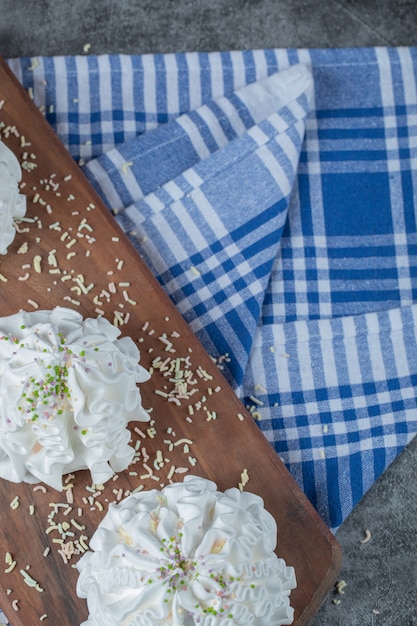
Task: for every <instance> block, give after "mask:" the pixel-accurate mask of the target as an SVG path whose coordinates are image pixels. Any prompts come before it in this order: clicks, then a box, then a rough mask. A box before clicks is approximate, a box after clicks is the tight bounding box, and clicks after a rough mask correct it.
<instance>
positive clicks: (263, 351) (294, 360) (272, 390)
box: [9, 48, 417, 530]
mask: <svg viewBox="0 0 417 626" xmlns="http://www.w3.org/2000/svg"><path fill="white" fill-rule="evenodd" d="M9 64H10V67H11V68H12V70H13V71H14V72H15V73H16V75H17V77H18V78H19V80H20V81H21V82H22V84H23V85H24V86H25V88H27V89H29V88H30V89H31V90H32V91H33V94H34V98H35V101H36V103H37V104H38V105H39V106H41V107H43V108H44V110H45V115H46V118H47V119H48V121H49V122H50V123H51V125H52V127H53V128H54V129H55V130H56V132H57V133H58V135H59V136H60V137H61V139H62V141H63V142H64V144H65V145H66V146H67V147H68V150H69V151H70V152H71V154H72V155H73V157H74V158H75V159H76V160H77V161H79V162H80V165H81V166H82V167H83V169H84V171H85V173H86V175H87V176H88V178H89V179H90V181H91V183H92V184H93V185H94V187H95V188H96V189H97V191H98V192H99V193H100V194H101V196H102V198H103V200H104V201H105V203H106V204H107V206H108V207H109V209H110V210H112V211H113V213H114V214H115V219H117V221H118V222H119V223H120V225H121V226H122V228H123V229H124V230H125V231H126V232H127V233H128V234H129V237H130V238H131V240H132V242H133V244H134V245H135V246H136V248H137V250H138V252H139V254H141V255H142V256H143V257H144V258H145V260H146V262H147V263H148V264H149V266H150V267H151V269H152V270H153V272H154V273H155V275H156V277H157V278H158V280H159V281H160V282H161V284H162V285H163V286H164V288H165V289H166V290H167V292H168V293H169V295H170V296H171V298H172V300H173V301H174V303H175V305H176V306H177V307H178V309H179V310H180V311H181V313H182V314H183V315H184V317H185V319H186V320H187V321H188V323H189V324H190V326H191V327H192V328H193V330H194V331H195V333H196V334H197V336H198V337H199V338H200V340H201V341H202V343H203V345H204V346H205V347H206V349H207V351H208V352H209V353H210V354H211V355H212V356H213V358H216V359H217V362H218V365H219V367H221V368H223V371H224V373H225V376H226V377H227V379H228V380H229V382H230V384H231V385H232V386H233V388H234V389H235V391H236V393H237V394H238V396H239V397H240V398H241V399H242V401H243V402H244V403H245V404H246V405H247V406H248V408H249V410H250V412H251V413H252V415H253V417H254V418H255V419H256V420H257V421H258V423H259V426H260V428H261V429H262V431H263V432H264V434H265V436H266V437H267V439H268V440H269V441H270V443H271V445H272V446H273V447H274V448H275V450H276V452H277V454H279V456H280V457H281V458H282V459H283V461H284V462H285V463H286V465H287V467H288V469H289V470H290V472H291V473H292V474H293V475H294V477H295V478H296V480H297V481H298V483H299V484H300V486H301V487H302V489H303V490H304V491H305V493H306V494H307V496H308V497H309V499H310V500H311V502H312V503H313V504H314V506H315V507H316V508H317V510H318V511H319V513H320V515H321V516H322V517H323V519H324V521H325V522H326V523H327V524H328V525H329V527H330V528H332V529H333V530H336V529H337V527H338V526H339V525H340V524H341V523H342V522H343V520H344V519H345V518H346V516H347V515H348V514H349V513H350V511H351V510H352V508H353V507H354V506H355V504H356V503H357V502H358V501H359V500H360V498H361V497H362V496H363V494H364V493H365V492H366V491H367V489H368V488H369V487H370V486H371V485H372V483H373V482H374V481H375V480H376V479H377V478H378V476H379V475H380V474H381V473H382V472H383V471H384V470H385V468H386V467H387V466H388V465H389V464H390V462H391V461H392V460H393V459H394V458H395V457H396V455H397V454H398V453H399V452H400V451H401V450H402V449H403V448H404V446H405V445H406V444H407V443H408V442H409V441H410V440H411V438H412V437H413V436H414V434H415V433H416V431H417V411H416V409H417V406H416V405H417V401H416V391H415V388H416V385H417V360H416V358H415V354H417V350H416V348H417V346H416V337H417V333H416V330H417V325H416V322H417V305H414V304H413V303H414V300H415V299H416V288H417V284H416V279H415V277H416V275H417V256H416V253H417V231H416V199H417V191H416V190H417V174H416V165H417V158H416V157H417V139H416V138H417V91H416V67H417V49H415V48H368V49H339V50H317V49H315V50H283V49H276V50H255V51H250V50H248V51H242V52H240V51H233V52H222V53H183V54H175V55H174V54H167V55H133V56H125V55H103V56H96V57H95V56H83V57H81V56H78V57H53V58H46V57H40V58H38V59H36V62H34V60H33V59H13V60H10V61H9Z"/></svg>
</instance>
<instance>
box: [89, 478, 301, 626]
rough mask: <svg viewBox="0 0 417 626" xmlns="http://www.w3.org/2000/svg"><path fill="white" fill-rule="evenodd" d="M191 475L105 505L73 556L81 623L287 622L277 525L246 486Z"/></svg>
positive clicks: (253, 625) (288, 572) (219, 625)
mask: <svg viewBox="0 0 417 626" xmlns="http://www.w3.org/2000/svg"><path fill="white" fill-rule="evenodd" d="M216 489H217V487H216V485H215V483H213V482H211V481H209V480H206V479H204V478H199V477H196V476H188V477H186V478H185V480H184V482H183V483H173V484H171V485H168V486H167V487H165V488H164V489H162V490H161V491H158V490H156V489H153V490H151V491H146V492H144V491H142V492H138V493H136V494H132V495H130V496H128V497H127V498H125V500H122V501H121V502H120V503H119V504H117V505H114V504H110V506H109V510H108V512H107V514H106V516H105V517H104V519H103V521H102V522H101V523H100V525H99V527H98V529H97V531H96V532H95V534H94V535H93V537H92V539H91V541H90V547H91V548H92V550H94V552H86V553H85V554H84V555H83V556H82V557H81V559H80V560H79V562H78V564H77V568H78V570H79V572H80V576H79V578H78V581H77V595H78V596H79V597H80V598H86V599H87V604H88V609H89V618H88V620H87V621H85V622H83V624H82V625H81V626H134V625H139V624H140V625H141V626H223V625H224V626H238V625H239V626H280V625H281V624H292V622H293V619H294V611H293V609H292V608H291V606H290V603H289V596H290V593H291V590H292V589H294V588H295V587H296V579H295V572H294V568H293V567H289V566H287V565H286V563H285V561H284V560H283V559H280V558H278V557H277V556H276V554H275V552H274V549H275V547H276V541H277V527H276V523H275V520H274V518H273V517H272V516H271V515H270V514H269V513H268V512H267V511H266V510H265V508H264V503H263V500H262V499H261V498H260V497H259V496H256V495H254V494H252V493H248V492H245V491H244V492H241V491H239V490H238V489H235V488H232V489H228V490H227V491H225V492H224V493H222V492H219V491H217V490H216Z"/></svg>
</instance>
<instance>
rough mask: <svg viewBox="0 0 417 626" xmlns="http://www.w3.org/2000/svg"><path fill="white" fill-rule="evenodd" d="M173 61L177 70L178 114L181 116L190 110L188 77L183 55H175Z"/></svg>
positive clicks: (185, 60) (185, 59)
mask: <svg viewBox="0 0 417 626" xmlns="http://www.w3.org/2000/svg"><path fill="white" fill-rule="evenodd" d="M175 59H176V63H177V68H178V104H179V114H180V115H182V114H183V113H186V112H188V111H189V110H190V93H189V90H190V77H189V70H188V65H187V58H186V56H185V55H184V54H176V55H175Z"/></svg>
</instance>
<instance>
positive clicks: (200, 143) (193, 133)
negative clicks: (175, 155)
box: [177, 116, 210, 160]
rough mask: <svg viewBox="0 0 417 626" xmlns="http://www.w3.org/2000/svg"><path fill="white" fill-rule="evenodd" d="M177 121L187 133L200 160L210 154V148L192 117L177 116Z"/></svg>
mask: <svg viewBox="0 0 417 626" xmlns="http://www.w3.org/2000/svg"><path fill="white" fill-rule="evenodd" d="M177 122H178V124H179V125H180V126H181V128H183V129H184V131H185V132H186V134H187V135H188V137H189V139H190V141H191V143H192V144H193V148H194V150H195V151H196V152H197V154H198V157H199V158H200V159H201V160H204V159H207V158H208V157H209V156H210V150H209V149H208V148H207V145H206V143H205V141H204V139H203V137H202V135H201V133H200V131H199V129H198V128H197V126H196V125H195V123H194V122H193V121H192V119H191V118H189V117H188V116H181V117H179V118H178V120H177Z"/></svg>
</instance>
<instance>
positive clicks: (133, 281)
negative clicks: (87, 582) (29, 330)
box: [0, 60, 341, 626]
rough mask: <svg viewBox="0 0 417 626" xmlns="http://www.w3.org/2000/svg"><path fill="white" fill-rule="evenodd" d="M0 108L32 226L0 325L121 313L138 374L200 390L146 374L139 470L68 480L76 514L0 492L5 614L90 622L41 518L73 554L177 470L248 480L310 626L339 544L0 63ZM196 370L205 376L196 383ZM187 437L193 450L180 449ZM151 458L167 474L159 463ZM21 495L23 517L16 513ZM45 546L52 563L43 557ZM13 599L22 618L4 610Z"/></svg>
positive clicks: (5, 291)
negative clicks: (166, 368)
mask: <svg viewBox="0 0 417 626" xmlns="http://www.w3.org/2000/svg"><path fill="white" fill-rule="evenodd" d="M0 100H4V105H3V107H2V109H1V110H0V123H3V127H2V129H1V137H2V140H3V141H4V142H5V143H6V145H8V146H9V147H10V148H11V149H12V150H13V151H14V152H15V154H16V156H17V157H18V158H19V160H20V162H21V163H23V164H24V162H27V163H32V164H34V165H32V166H29V169H25V170H24V174H23V181H24V188H23V189H22V191H23V192H24V193H26V194H27V197H28V211H27V218H29V220H32V221H29V222H24V223H21V224H20V225H19V232H18V233H17V235H16V239H15V241H14V243H13V244H12V245H11V246H10V248H9V253H8V254H7V256H5V257H3V258H1V259H0V274H1V276H2V280H1V281H0V305H1V309H0V312H1V315H2V316H5V315H10V314H13V313H16V312H17V311H18V310H19V309H25V310H33V307H34V304H33V303H36V305H38V306H39V308H40V309H52V308H54V307H55V306H57V305H60V306H68V307H69V308H73V309H75V310H77V311H79V312H80V313H81V314H82V315H83V316H85V317H96V316H97V309H101V310H102V311H103V312H104V315H105V317H107V318H108V319H109V320H110V321H112V322H113V320H114V319H115V312H116V311H117V312H118V313H117V316H116V317H117V319H118V320H119V322H118V323H119V327H120V330H121V333H122V335H128V336H130V337H132V338H133V339H134V340H135V341H138V342H139V343H138V345H139V347H140V350H141V363H142V364H143V365H144V366H145V367H147V368H150V367H151V366H152V362H153V360H154V359H155V358H156V357H158V356H159V357H160V358H161V359H162V360H165V359H168V360H171V359H174V358H175V359H176V358H179V359H180V360H181V363H182V364H183V365H184V367H188V368H189V369H190V371H191V372H192V375H193V378H194V379H195V381H196V382H195V385H194V387H195V389H196V391H195V393H194V395H193V396H192V397H191V398H190V399H189V400H180V401H179V404H177V403H175V402H172V401H168V399H167V398H165V397H162V396H161V395H157V393H155V391H157V390H163V389H164V385H165V386H166V387H167V388H166V389H165V391H166V392H169V391H170V388H169V385H170V384H171V383H169V382H168V380H167V378H166V377H165V376H164V372H161V371H160V370H158V369H154V372H153V375H152V377H151V379H150V381H149V382H147V383H145V384H144V385H142V386H141V392H142V397H143V404H144V406H145V407H146V408H152V412H151V418H152V422H151V423H150V424H140V423H138V424H131V430H132V439H133V445H136V441H138V442H139V443H138V444H137V445H138V446H139V449H141V450H142V456H141V458H140V459H139V460H138V461H137V463H135V464H134V465H132V466H130V467H129V468H128V470H126V471H125V472H123V473H121V474H120V475H119V476H118V477H116V478H115V480H111V481H109V483H107V484H106V485H105V486H104V489H103V490H101V491H100V494H99V495H95V496H94V497H93V496H92V493H91V491H88V490H87V489H86V488H89V487H90V486H91V480H90V478H89V475H88V474H87V472H78V473H77V474H76V476H75V478H74V479H73V480H71V483H72V484H73V485H74V486H73V490H72V491H73V494H74V504H72V510H71V511H69V510H68V508H67V507H68V498H67V494H66V492H65V491H64V492H62V493H59V492H56V491H54V490H53V489H51V488H49V487H48V488H47V489H46V493H43V491H42V490H34V486H33V485H27V484H19V485H16V484H13V483H9V482H8V481H4V480H2V481H0V507H1V511H2V521H1V525H0V558H3V557H2V556H1V555H3V554H5V553H6V552H10V554H11V555H12V557H13V559H14V560H15V561H16V566H15V568H14V570H13V571H12V572H10V573H5V571H4V570H5V569H6V568H7V565H5V566H4V567H2V568H1V571H0V606H1V607H2V608H3V610H5V612H6V613H7V615H8V617H9V619H10V622H11V624H12V626H28V624H36V623H39V619H40V616H42V615H44V614H47V618H45V619H44V622H43V623H46V624H53V625H54V626H55V625H56V624H60V625H61V626H74V625H76V624H79V623H80V622H82V621H83V620H84V619H86V618H87V607H86V603H85V602H84V600H81V599H79V598H77V596H76V593H75V586H76V580H77V570H75V569H74V567H72V566H73V565H74V564H75V563H76V561H77V559H78V558H79V557H78V556H77V555H74V556H73V557H72V558H71V559H70V560H69V562H68V563H64V560H63V557H62V556H61V555H60V553H59V551H58V550H59V549H60V547H61V546H60V544H59V543H56V541H54V540H56V539H60V538H62V531H61V534H59V532H58V531H56V530H52V531H50V532H49V533H46V532H45V531H46V529H47V528H48V527H49V526H50V525H51V524H50V522H49V521H48V516H50V514H51V512H52V511H55V508H56V507H55V508H54V506H53V503H58V504H61V505H62V506H61V507H59V508H56V510H57V512H56V513H55V515H54V518H53V522H54V524H55V523H58V522H60V523H61V524H62V523H63V522H65V521H67V522H69V523H70V522H71V520H72V519H73V520H74V521H75V523H76V524H77V525H78V526H79V525H82V526H84V528H82V529H81V530H80V529H79V528H76V527H75V526H74V525H71V528H70V531H71V532H74V536H73V537H72V536H69V537H66V538H65V541H70V540H72V541H73V542H77V541H78V542H80V541H82V539H81V535H83V536H85V537H87V539H86V540H85V541H86V542H87V543H88V537H91V536H92V534H93V532H94V530H95V528H96V527H97V525H98V523H99V522H100V520H101V519H102V518H103V516H104V514H105V510H106V507H107V505H108V502H111V501H116V500H117V498H120V497H121V496H122V495H124V494H125V493H127V492H128V491H130V490H133V489H135V488H137V487H138V486H139V485H141V484H142V485H143V486H144V488H145V489H150V488H159V487H160V486H161V485H164V484H167V483H168V482H169V478H168V476H169V475H170V473H172V472H174V473H173V474H172V480H181V479H182V478H183V476H184V473H180V472H181V471H183V469H184V470H187V471H188V472H189V473H192V474H196V475H200V476H205V477H207V478H209V479H211V480H213V481H215V482H216V483H217V485H218V488H219V489H220V490H224V489H227V488H229V487H236V486H238V484H239V481H240V480H241V473H242V471H243V469H247V471H248V475H249V482H248V484H247V486H246V489H247V490H249V491H252V492H254V493H256V494H258V495H259V496H261V497H262V498H263V499H264V502H265V507H266V508H267V510H268V511H270V512H271V513H272V515H273V516H274V517H275V519H276V521H277V524H278V548H277V553H278V555H279V556H282V557H283V558H284V559H285V560H286V561H287V563H288V564H289V565H293V566H294V567H295V570H296V576H297V581H298V586H297V589H296V590H295V591H294V592H293V593H292V594H291V604H292V606H293V607H294V608H295V622H294V623H295V624H296V625H297V626H305V625H307V624H308V623H309V621H310V620H311V619H312V617H313V616H314V615H315V613H316V611H317V610H318V608H319V607H320V605H321V603H322V601H323V599H324V598H325V596H326V595H327V593H328V592H329V590H330V589H331V588H332V586H333V584H334V582H335V579H336V576H337V573H338V571H339V567H340V562H341V551H340V548H339V545H338V543H337V541H336V539H335V538H334V537H333V535H332V534H331V533H330V532H329V530H328V529H327V527H326V526H325V525H324V523H323V522H322V520H321V519H320V517H319V516H318V514H317V513H316V511H315V510H314V509H313V507H312V506H311V505H310V503H309V502H308V501H307V499H306V497H305V496H304V494H303V493H302V492H301V490H300V489H299V487H298V486H297V484H296V483H295V481H294V480H293V478H292V477H291V476H290V474H289V473H288V471H287V470H286V468H285V467H284V465H283V464H282V462H281V461H280V459H279V458H278V456H277V455H276V453H275V451H274V450H273V449H272V447H271V446H270V445H269V443H268V442H267V441H266V439H265V438H264V436H263V434H262V433H261V431H260V430H259V428H258V426H257V425H256V423H255V422H254V421H253V419H252V417H251V415H250V414H249V413H248V412H247V411H246V410H245V409H244V407H243V406H242V405H241V403H240V401H239V400H238V399H237V397H236V396H235V394H234V393H233V391H232V390H231V388H230V387H229V386H228V384H227V383H226V381H225V380H224V378H223V376H222V373H221V371H220V369H219V367H218V365H217V364H216V363H214V362H213V359H212V358H210V357H209V356H208V355H207V354H206V352H205V351H204V349H203V348H202V347H201V345H200V344H199V342H198V341H197V339H196V337H195V336H194V334H193V332H192V331H191V330H190V328H189V327H188V325H187V324H186V323H185V321H184V320H183V318H182V317H181V315H180V314H179V312H178V311H177V310H176V309H175V307H174V305H173V304H172V302H171V301H170V299H169V298H168V296H167V295H166V293H165V292H164V291H163V289H162V288H161V286H160V285H159V284H158V282H157V281H156V280H155V278H154V277H153V276H152V274H151V273H150V271H149V269H148V268H147V267H146V266H145V264H144V263H143V261H142V260H141V258H140V254H138V252H137V251H136V250H135V249H134V248H133V246H132V245H131V243H130V241H129V240H128V238H127V237H126V236H125V235H124V234H123V233H122V232H121V230H120V229H119V227H118V225H117V224H116V222H115V220H114V219H113V217H112V216H111V214H110V212H109V211H108V209H107V208H106V207H104V206H103V204H102V202H101V200H100V199H99V197H98V196H97V195H96V193H95V192H94V190H93V189H92V188H91V186H90V184H89V183H88V181H87V180H86V179H85V177H84V176H83V174H82V172H81V171H80V169H79V167H78V165H77V164H76V163H75V162H74V161H73V160H72V158H71V157H70V155H69V154H68V152H67V151H66V150H65V148H64V147H63V146H62V144H61V142H60V140H59V139H58V137H57V136H56V135H55V133H54V132H53V131H52V130H51V128H50V127H49V125H48V124H47V122H46V121H45V120H44V118H43V116H42V114H41V113H40V112H39V111H38V110H37V109H36V107H35V106H34V104H33V102H32V101H31V99H30V98H29V97H28V95H27V94H26V93H25V92H24V90H23V89H22V87H21V86H20V85H19V83H18V82H17V80H16V79H15V77H14V76H13V75H12V73H11V72H10V70H9V68H8V67H7V65H6V64H5V63H4V61H2V60H0ZM9 126H10V127H12V128H11V129H8V127H9ZM13 127H15V128H16V131H14V129H13ZM22 137H24V139H22ZM23 144H25V145H23ZM29 144H30V145H29ZM25 153H27V154H25ZM25 167H27V166H25ZM51 176H52V178H51ZM57 185H59V186H58V187H57ZM25 242H26V243H27V250H26V251H25V248H26V243H25ZM22 246H24V247H22ZM52 250H53V251H55V252H54V253H53V257H51V254H50V252H51V251H52ZM73 252H75V253H76V254H75V255H72V253H73ZM36 255H39V256H40V257H41V261H40V264H41V272H37V271H36V268H35V266H34V261H33V260H34V257H35V256H36ZM53 258H55V262H56V265H54V264H52V261H53ZM23 278H24V279H25V280H22V279H23ZM80 282H81V283H82V286H83V288H81V286H80ZM120 283H122V286H120ZM126 283H128V286H127V287H126ZM123 284H124V285H125V286H123ZM106 293H107V294H108V295H105V294H106ZM133 301H134V302H136V304H133ZM31 303H32V304H31ZM148 324H149V325H148ZM165 338H167V340H168V341H170V342H171V343H172V345H171V346H169V345H168V346H167V344H166V341H165ZM167 347H168V348H170V350H171V351H167ZM198 366H201V368H202V370H201V371H202V372H204V374H201V373H200V375H199V374H198V372H197V369H198ZM200 404H201V406H200ZM188 405H191V406H192V407H193V409H194V414H193V415H190V412H191V410H190V409H189V406H188ZM239 416H240V417H239ZM214 417H215V419H213V418H214ZM242 418H244V419H242ZM135 426H139V428H140V430H141V432H140V433H138V432H137V431H135ZM182 438H186V439H187V440H188V441H189V442H192V443H184V442H181V439H182ZM159 450H160V451H161V452H162V457H163V459H164V462H163V463H159V464H158V463H157V460H156V459H157V454H158V451H159ZM190 457H191V461H190ZM193 459H194V460H195V465H194V466H193V465H192V463H193V462H194V461H193ZM144 461H145V465H144ZM173 467H174V470H173V469H172V468H173ZM149 468H150V470H149ZM175 470H177V471H175ZM132 472H136V474H137V475H131V473H132ZM150 474H153V475H152V476H151V477H149V475H150ZM146 476H148V477H146ZM68 484H70V483H68ZM16 496H18V498H19V506H18V507H17V508H12V507H11V506H10V503H11V502H12V501H13V500H14V498H15V497H16ZM89 498H90V499H89ZM30 505H33V507H34V510H33V511H31V510H30ZM101 508H103V510H101ZM79 509H82V514H80V513H81V510H79ZM31 513H32V514H31ZM61 528H62V527H61ZM78 545H79V544H78ZM48 547H49V548H50V552H49V554H48V555H47V556H44V551H45V548H48ZM27 567H29V569H26V568H27ZM20 570H23V571H27V572H28V573H29V574H30V575H31V576H32V577H33V579H35V580H36V581H37V582H38V583H39V587H40V588H42V589H43V591H38V590H37V589H36V588H34V587H30V586H29V585H27V584H26V583H25V582H24V579H23V574H22V573H21V571H20ZM15 600H18V603H17V608H18V610H17V611H16V610H14V609H13V608H12V603H13V602H14V601H15Z"/></svg>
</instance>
